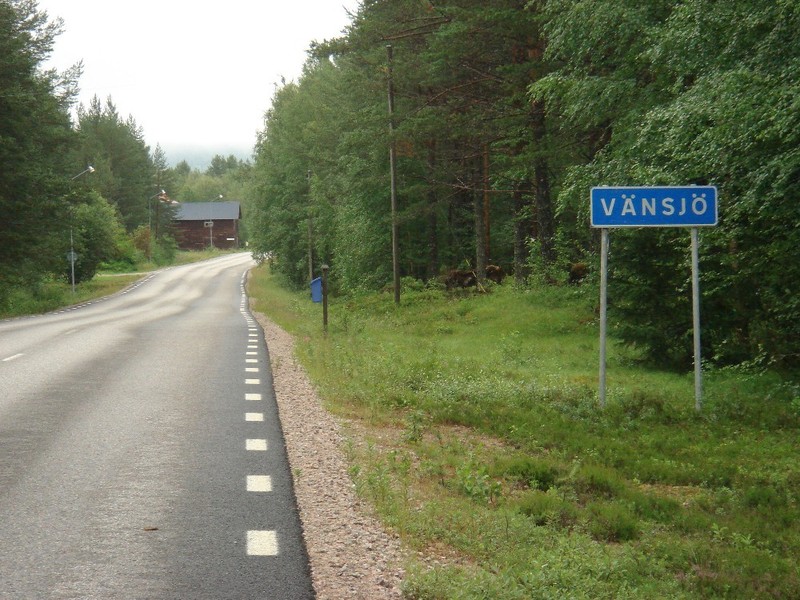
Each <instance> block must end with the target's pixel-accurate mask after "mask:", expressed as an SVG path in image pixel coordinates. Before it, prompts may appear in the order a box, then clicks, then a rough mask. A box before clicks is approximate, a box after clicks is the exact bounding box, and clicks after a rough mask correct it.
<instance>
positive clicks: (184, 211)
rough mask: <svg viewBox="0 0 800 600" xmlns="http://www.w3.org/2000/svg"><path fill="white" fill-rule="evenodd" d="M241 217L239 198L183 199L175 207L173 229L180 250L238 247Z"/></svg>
mask: <svg viewBox="0 0 800 600" xmlns="http://www.w3.org/2000/svg"><path fill="white" fill-rule="evenodd" d="M241 218H242V209H241V206H240V205H239V203H238V202H184V203H182V204H179V205H178V206H177V208H176V210H175V216H174V217H173V219H172V230H173V233H174V235H175V241H176V242H177V243H178V248H180V249H181V250H203V249H205V248H209V247H212V246H213V247H214V248H220V249H224V250H228V249H230V248H238V247H239V221H240V220H241Z"/></svg>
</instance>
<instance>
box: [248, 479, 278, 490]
mask: <svg viewBox="0 0 800 600" xmlns="http://www.w3.org/2000/svg"><path fill="white" fill-rule="evenodd" d="M247 491H248V492H271V491H272V477H270V476H269V475H248V476H247Z"/></svg>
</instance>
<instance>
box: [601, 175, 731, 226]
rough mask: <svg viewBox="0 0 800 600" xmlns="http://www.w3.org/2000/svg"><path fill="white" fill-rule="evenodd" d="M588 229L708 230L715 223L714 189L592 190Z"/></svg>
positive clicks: (715, 191)
mask: <svg viewBox="0 0 800 600" xmlns="http://www.w3.org/2000/svg"><path fill="white" fill-rule="evenodd" d="M591 201H592V227H712V226H714V225H716V224H717V188H716V187H715V186H713V185H704V186H700V185H692V186H685V187H672V186H667V187H595V188H592V193H591Z"/></svg>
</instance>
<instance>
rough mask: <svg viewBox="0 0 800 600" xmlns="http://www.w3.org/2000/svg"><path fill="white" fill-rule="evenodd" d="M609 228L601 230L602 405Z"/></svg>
mask: <svg viewBox="0 0 800 600" xmlns="http://www.w3.org/2000/svg"><path fill="white" fill-rule="evenodd" d="M607 298H608V229H606V228H603V229H601V230H600V392H599V397H600V407H601V408H604V407H605V405H606V328H607V325H608V318H607V316H606V313H607V312H608V300H607Z"/></svg>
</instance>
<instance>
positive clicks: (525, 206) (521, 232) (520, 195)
mask: <svg viewBox="0 0 800 600" xmlns="http://www.w3.org/2000/svg"><path fill="white" fill-rule="evenodd" d="M525 196H526V192H525V190H523V189H516V190H515V191H514V277H515V279H516V280H517V283H523V282H524V281H525V280H526V279H527V278H528V277H529V276H530V267H529V266H528V240H529V239H530V236H531V225H530V222H531V213H530V206H529V203H528V199H527V198H526V197H525Z"/></svg>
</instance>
